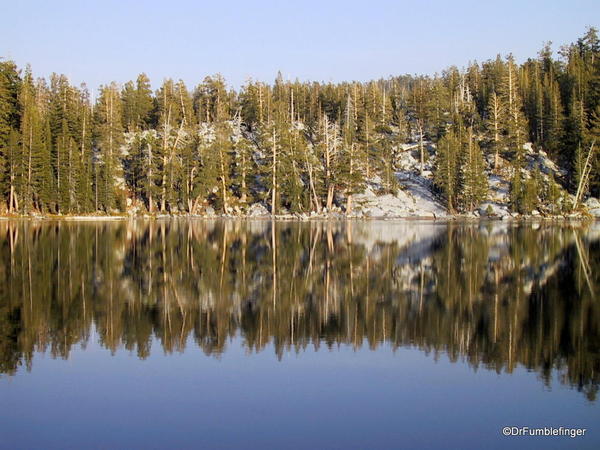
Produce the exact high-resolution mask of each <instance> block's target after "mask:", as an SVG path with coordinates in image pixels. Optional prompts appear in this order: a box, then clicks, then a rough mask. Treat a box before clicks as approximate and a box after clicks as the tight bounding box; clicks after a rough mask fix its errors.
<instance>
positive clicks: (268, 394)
mask: <svg viewBox="0 0 600 450" xmlns="http://www.w3.org/2000/svg"><path fill="white" fill-rule="evenodd" d="M599 296H600V224H588V225H583V226H582V225H568V224H563V225H546V224H543V225H540V224H536V223H524V224H515V225H509V224H507V223H504V222H500V223H499V222H495V223H491V222H490V223H475V224H474V223H468V224H467V223H463V224H460V223H450V224H447V223H434V222H419V221H416V222H406V221H404V222H394V221H365V222H311V223H296V222H275V223H272V222H270V221H233V220H232V221H204V220H197V221H192V220H172V221H164V222H160V221H158V222H144V221H136V222H131V223H129V222H118V223H111V222H83V223H71V222H60V223H48V222H44V223H41V222H39V223H38V222H31V221H15V222H8V221H4V222H0V400H1V405H2V407H1V408H0V448H7V449H9V448H10V449H21V448H23V449H29V448H40V449H42V448H43V449H50V448H210V449H213V448H214V449H217V448H277V449H284V448H311V449H338V448H339V449H370V448H374V449H380V448H417V447H420V448H506V447H515V448H540V447H543V448H579V449H580V448H596V449H597V448H600V405H599V402H600V400H598V398H597V397H598V387H599V382H600V298H599ZM505 426H519V427H520V426H529V427H531V428H534V427H551V426H554V427H560V426H563V427H575V428H586V429H587V431H586V435H585V437H577V438H570V437H567V436H562V437H527V436H525V437H505V436H503V435H502V428H503V427H505Z"/></svg>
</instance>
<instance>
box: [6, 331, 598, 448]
mask: <svg viewBox="0 0 600 450" xmlns="http://www.w3.org/2000/svg"><path fill="white" fill-rule="evenodd" d="M155 344H158V343H155ZM188 344H189V345H188V346H187V349H186V351H185V352H183V353H175V354H171V355H165V354H164V353H163V352H161V351H154V352H152V354H151V355H150V356H149V357H148V358H147V359H146V360H143V361H141V360H139V359H138V358H137V357H135V355H133V354H130V353H128V352H127V351H124V350H120V351H117V353H116V354H115V355H114V356H111V355H110V352H109V351H108V350H106V349H102V348H100V347H99V346H98V344H97V343H95V342H91V343H90V345H88V348H87V350H81V349H77V350H75V351H74V352H73V354H72V355H71V358H70V359H69V360H68V361H66V362H65V361H62V360H54V359H51V358H48V357H36V367H35V370H33V371H32V372H30V373H27V372H23V373H20V374H19V375H17V376H16V377H14V378H12V379H9V380H7V379H4V380H2V382H0V395H1V397H2V399H3V408H2V412H1V413H0V419H1V420H0V431H1V434H2V436H3V439H2V443H0V447H2V448H32V447H43V448H69V447H70V448H74V447H78V448H81V447H104V448H106V447H117V448H140V447H144V448H146V447H149V448H356V449H364V448H399V447H404V448H415V447H423V446H425V447H428V446H431V447H438V448H439V447H443V448H481V445H482V443H485V446H486V447H491V448H500V447H506V446H507V445H509V444H510V445H511V446H514V447H516V448H531V446H532V445H534V446H535V445H541V444H542V443H543V445H544V447H545V448H565V447H568V446H572V448H586V446H587V447H588V448H593V446H594V445H593V444H594V443H595V444H596V445H597V443H598V437H597V435H596V434H595V433H594V434H590V436H589V437H588V438H586V439H584V440H582V439H576V440H573V439H570V438H566V437H565V438H560V439H559V438H552V439H547V438H546V439H539V438H529V439H524V438H505V437H503V436H501V434H500V430H501V427H502V426H505V425H507V424H511V425H512V424H516V425H525V424H529V425H536V426H537V425H542V426H543V425H548V426H549V425H556V426H561V425H562V426H565V425H568V426H577V427H587V428H588V429H589V430H594V429H595V428H596V427H597V423H598V419H600V411H599V410H598V407H597V405H595V404H594V405H593V406H592V404H590V403H589V402H587V400H585V399H584V398H583V397H582V396H581V395H575V393H574V392H573V391H572V390H570V389H568V388H565V387H564V386H563V385H561V384H560V383H553V384H552V391H551V392H548V389H547V388H544V387H543V385H542V384H541V383H540V382H539V380H538V379H537V376H536V374H535V373H532V372H527V371H526V370H524V369H517V370H516V371H515V372H514V373H513V374H511V375H497V374H496V373H495V372H492V371H487V370H479V371H477V372H474V371H473V370H472V369H471V368H469V367H468V366H467V365H466V364H463V363H450V362H449V361H448V359H447V358H446V357H445V356H442V357H441V358H439V360H438V361H437V362H436V361H435V360H434V359H433V358H431V357H430V356H427V355H425V354H424V353H422V352H420V351H417V350H414V349H399V350H397V351H395V352H392V350H391V348H390V347H389V345H383V346H380V347H379V348H378V349H377V350H376V351H372V350H368V349H365V348H363V349H361V350H358V351H355V350H353V349H351V348H349V347H348V346H346V345H342V346H341V347H339V348H338V347H336V348H335V349H334V350H332V351H328V350H326V349H321V350H319V351H316V352H315V351H314V350H313V349H312V348H310V349H307V350H306V351H304V352H301V353H299V354H296V353H293V352H288V353H285V354H284V356H283V358H282V359H281V360H280V361H279V360H278V359H277V358H276V357H275V355H274V352H273V349H270V351H265V352H261V353H259V354H252V355H248V354H247V352H246V350H245V349H244V348H243V347H242V346H241V345H240V339H239V338H236V339H233V340H232V341H231V343H230V345H229V346H228V351H227V352H225V353H224V354H223V355H221V356H220V357H219V358H218V359H217V358H207V357H206V356H205V355H204V354H203V353H202V352H201V350H200V349H199V348H198V347H197V346H194V345H193V343H192V342H189V343H188ZM157 346H158V345H157ZM8 443H10V445H7V444H8ZM14 443H19V444H18V445H14Z"/></svg>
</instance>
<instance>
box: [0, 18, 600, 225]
mask: <svg viewBox="0 0 600 450" xmlns="http://www.w3.org/2000/svg"><path fill="white" fill-rule="evenodd" d="M599 136H600V40H599V37H598V32H597V30H596V29H595V28H593V27H590V28H588V29H587V30H585V31H584V33H583V35H582V37H581V38H579V39H577V41H576V42H574V43H571V44H567V45H564V46H561V47H560V48H559V49H558V50H557V51H556V50H553V48H552V47H551V44H550V43H548V44H547V45H545V46H543V48H542V49H541V50H540V51H539V53H538V54H537V55H532V56H531V57H530V58H529V59H527V60H526V61H524V62H523V63H518V62H517V61H515V59H514V58H513V56H511V55H510V54H509V55H507V56H502V55H498V56H497V57H495V58H491V59H489V60H487V61H483V62H480V63H477V62H473V63H471V64H470V65H468V67H466V68H458V67H454V66H453V67H448V68H446V69H445V70H443V71H442V72H441V73H439V74H436V75H433V76H425V75H423V76H419V75H400V76H391V77H389V78H382V79H379V80H373V81H369V82H353V81H348V82H342V83H319V82H304V81H303V82H301V81H289V80H287V79H284V77H283V76H281V74H279V75H278V76H277V77H276V79H275V81H274V83H273V84H267V83H263V82H259V81H254V80H249V81H247V82H246V84H244V85H243V86H242V87H241V88H239V89H237V90H236V89H232V88H231V87H228V85H227V84H226V81H225V80H224V79H223V78H222V77H221V76H220V75H218V74H217V75H212V76H207V77H206V78H204V79H203V81H201V82H200V83H199V84H198V85H196V86H194V87H192V86H186V85H185V83H184V82H183V81H181V80H177V79H165V80H163V81H162V84H160V86H159V87H158V89H156V90H153V89H152V87H151V80H150V79H149V78H148V77H147V76H146V75H145V74H144V73H141V74H140V75H139V76H138V77H137V78H136V79H135V80H132V81H128V82H126V83H125V84H123V85H119V84H117V83H115V82H109V83H107V84H105V85H103V86H101V87H100V88H99V90H98V91H97V92H90V90H88V88H86V86H85V85H81V86H74V85H72V84H71V83H70V81H69V79H68V78H67V77H66V76H65V75H59V74H52V75H51V76H50V77H49V79H44V78H37V77H36V75H35V72H34V71H33V69H32V68H30V67H29V66H27V67H17V66H16V65H15V63H14V62H12V61H10V60H7V59H3V60H0V192H1V196H2V202H1V205H0V213H1V214H4V215H6V214H10V215H38V214H41V215H77V214H118V213H122V212H126V211H131V210H135V211H137V212H141V213H144V214H179V213H181V214H203V213H206V211H209V210H210V211H214V212H216V213H219V214H221V213H224V214H230V213H231V214H238V213H239V214H243V213H244V212H246V211H247V210H248V208H249V207H250V205H253V204H256V203H258V204H261V205H263V206H264V209H265V211H268V213H269V214H273V215H276V214H283V213H298V214H301V213H311V212H314V213H322V212H331V211H339V212H340V213H345V214H348V215H349V214H351V213H352V211H353V208H354V206H355V199H356V197H357V196H358V195H360V194H361V193H363V192H364V191H365V189H366V188H367V187H369V188H372V189H374V191H375V194H376V195H377V196H385V195H388V194H391V195H396V194H397V193H398V191H401V190H402V189H403V186H402V185H401V183H400V182H399V180H398V177H397V176H396V175H397V172H398V170H399V165H401V161H402V155H403V153H406V152H410V153H412V154H413V155H414V158H413V159H414V161H415V164H413V165H412V166H411V168H410V170H411V171H412V173H413V174H414V176H415V177H417V178H418V177H422V179H423V180H430V189H431V192H432V193H433V194H434V195H435V196H436V198H438V199H439V200H440V202H442V203H443V205H444V207H445V208H446V209H447V211H448V213H450V214H461V213H469V212H472V211H474V210H475V209H476V208H477V207H478V206H479V205H481V204H482V203H483V202H485V201H487V200H489V196H490V180H491V179H493V177H494V175H495V174H497V175H498V176H500V175H499V174H502V176H503V177H504V178H505V179H506V180H507V182H508V193H507V199H508V200H507V205H508V207H509V208H510V211H511V212H512V213H515V212H516V213H519V214H529V213H531V212H532V211H534V210H536V211H540V212H541V213H543V214H549V215H551V214H559V213H561V214H562V213H566V212H572V211H574V210H577V209H578V208H579V207H580V206H581V205H583V202H584V200H585V199H587V198H589V197H598V196H599V195H600V171H599V168H600V167H599V164H600V158H599V157H598V151H597V149H596V148H597V147H598V146H599V145H600V142H598V140H599ZM528 152H529V153H530V154H531V155H533V158H534V159H533V160H534V161H536V159H535V157H536V156H537V155H544V157H545V158H547V159H548V160H549V161H551V162H552V164H553V165H554V167H555V168H556V170H552V171H545V170H544V168H543V167H538V166H535V164H534V166H532V167H527V161H528V159H527V156H528ZM525 169H528V170H525Z"/></svg>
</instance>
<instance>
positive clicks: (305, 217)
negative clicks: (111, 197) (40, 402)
mask: <svg viewBox="0 0 600 450" xmlns="http://www.w3.org/2000/svg"><path fill="white" fill-rule="evenodd" d="M177 219H184V220H190V219H196V220H264V221H266V220H277V221H290V222H292V221H296V222H310V221H356V222H359V221H360V222H362V221H364V222H369V221H407V222H409V221H427V222H454V221H461V222H561V223H564V222H594V221H600V217H595V216H592V215H583V214H576V215H568V216H543V215H533V216H532V215H517V216H503V217H499V216H475V215H458V214H457V215H444V216H439V217H438V216H416V215H415V216H354V215H350V216H346V215H345V214H341V213H333V214H312V215H309V214H278V215H275V216H271V215H246V214H240V215H233V214H212V215H201V214H156V215H115V216H109V215H72V216H71V215H64V216H63V215H45V216H44V215H10V216H9V215H0V221H11V220H26V221H40V222H52V221H59V222H120V221H137V220H147V221H154V220H155V221H159V220H177Z"/></svg>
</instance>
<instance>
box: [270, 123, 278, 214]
mask: <svg viewBox="0 0 600 450" xmlns="http://www.w3.org/2000/svg"><path fill="white" fill-rule="evenodd" d="M272 151H273V163H272V164H273V167H272V169H271V175H272V180H271V182H272V183H273V185H272V189H271V215H273V216H274V215H275V212H276V211H275V202H276V201H277V143H276V142H275V128H273V149H272Z"/></svg>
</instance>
